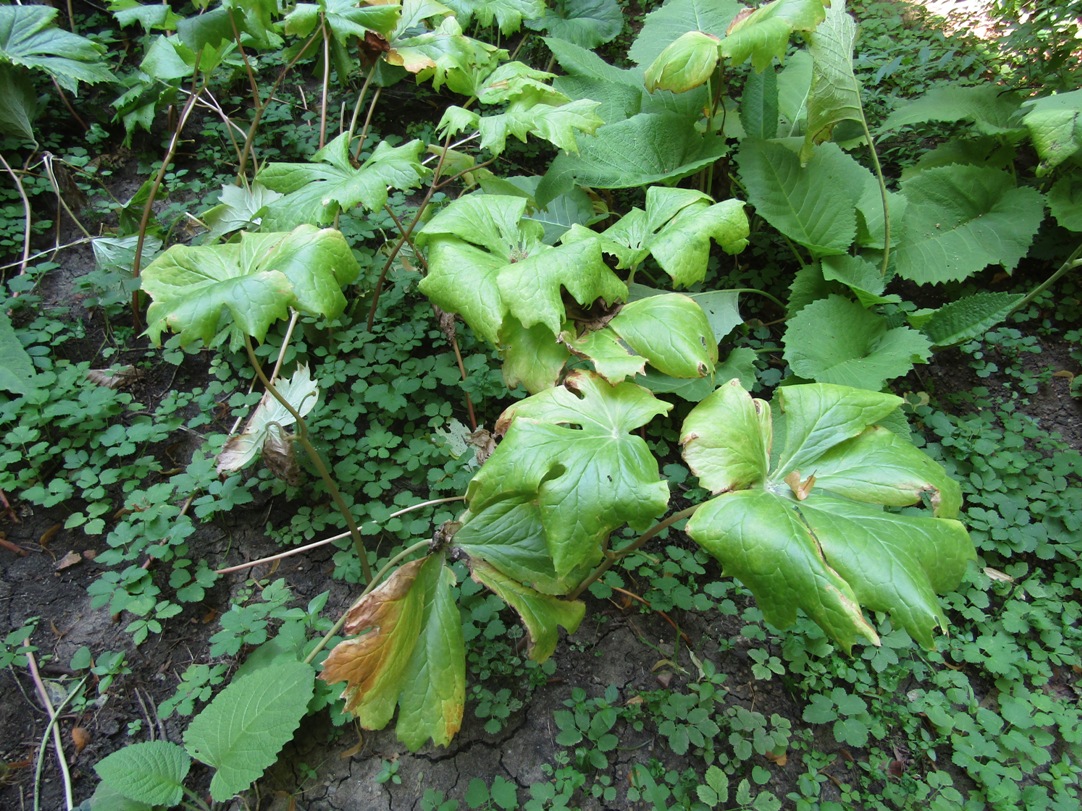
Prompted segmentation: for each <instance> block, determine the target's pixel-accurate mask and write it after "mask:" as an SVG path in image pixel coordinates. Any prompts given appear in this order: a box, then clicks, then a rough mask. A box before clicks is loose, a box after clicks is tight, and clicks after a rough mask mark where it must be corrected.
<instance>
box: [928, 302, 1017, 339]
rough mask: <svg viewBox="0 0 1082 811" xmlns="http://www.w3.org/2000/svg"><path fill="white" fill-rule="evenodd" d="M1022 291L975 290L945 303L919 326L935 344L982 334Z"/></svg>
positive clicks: (1009, 311)
mask: <svg viewBox="0 0 1082 811" xmlns="http://www.w3.org/2000/svg"><path fill="white" fill-rule="evenodd" d="M1022 298H1023V295H1022V294H1021V293H975V294H973V295H972V296H966V297H965V298H960V299H955V300H954V301H952V302H950V303H949V304H944V305H943V306H942V307H940V308H939V309H938V310H936V311H935V313H934V314H933V315H932V317H931V318H930V319H928V321H926V322H925V323H924V325H923V326H922V327H921V329H922V330H923V331H924V334H925V335H927V336H928V338H929V339H930V340H931V342H932V343H933V344H934V345H935V346H954V345H956V344H960V343H962V342H964V341H971V340H973V339H974V338H978V337H980V336H982V335H984V334H985V333H986V332H987V331H988V330H989V329H991V328H992V327H994V326H995V325H996V324H998V323H999V322H1000V321H1002V320H1003V319H1005V318H1006V317H1007V316H1008V315H1010V313H1011V312H1012V311H1013V310H1014V308H1015V306H1016V305H1017V304H1018V302H1019V301H1021V300H1022Z"/></svg>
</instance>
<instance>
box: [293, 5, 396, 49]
mask: <svg viewBox="0 0 1082 811" xmlns="http://www.w3.org/2000/svg"><path fill="white" fill-rule="evenodd" d="M401 13H402V6H401V5H399V4H394V3H392V4H386V3H380V4H363V5H358V4H357V2H356V0H320V2H319V3H297V4H296V5H295V6H294V7H293V9H292V10H291V11H290V12H289V13H288V14H286V16H285V18H284V19H283V20H282V22H283V25H284V26H285V31H286V33H287V34H289V35H290V36H295V37H300V38H306V37H308V36H309V35H310V34H311V33H312V32H313V31H315V30H316V27H317V26H319V25H321V24H325V25H326V26H327V29H328V30H329V31H330V34H331V35H332V36H333V37H334V38H335V39H336V40H337V41H338V42H339V43H341V44H343V45H345V44H346V43H347V42H348V40H349V39H350V38H351V37H355V38H357V39H364V36H365V34H367V33H368V32H369V31H375V32H376V33H378V34H380V35H381V36H382V37H384V38H387V37H390V36H391V34H392V33H393V32H394V30H395V26H396V25H397V24H398V21H399V18H400V16H401Z"/></svg>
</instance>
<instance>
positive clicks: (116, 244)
mask: <svg viewBox="0 0 1082 811" xmlns="http://www.w3.org/2000/svg"><path fill="white" fill-rule="evenodd" d="M138 244H139V237H138V235H136V234H132V235H131V236H126V237H95V238H94V239H92V240H91V241H90V247H91V248H92V249H93V250H94V261H95V263H96V264H97V265H98V267H112V268H117V269H119V270H125V271H128V272H129V273H130V272H131V269H132V268H133V267H134V266H135V247H136V245H138ZM161 249H162V241H161V240H160V239H158V238H157V237H156V236H153V235H151V234H148V235H147V236H146V238H145V239H144V240H143V253H142V258H141V259H140V266H141V267H146V266H147V265H149V264H150V263H151V262H153V261H154V258H155V257H156V256H157V255H158V253H159V252H160V251H161Z"/></svg>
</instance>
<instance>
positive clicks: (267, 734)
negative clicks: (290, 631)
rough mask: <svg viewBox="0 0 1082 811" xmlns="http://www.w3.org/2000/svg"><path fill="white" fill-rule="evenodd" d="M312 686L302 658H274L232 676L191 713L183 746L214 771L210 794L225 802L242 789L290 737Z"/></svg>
mask: <svg viewBox="0 0 1082 811" xmlns="http://www.w3.org/2000/svg"><path fill="white" fill-rule="evenodd" d="M314 690H315V672H314V671H313V670H312V666H311V665H309V664H306V663H304V662H279V663H276V664H271V665H267V666H266V667H263V668H260V669H259V670H256V671H254V672H253V673H250V674H249V675H246V676H242V677H241V678H238V679H237V680H236V681H234V682H232V683H231V684H230V685H229V686H228V687H226V688H225V689H224V690H222V692H220V693H219V694H218V695H217V696H215V697H214V700H213V701H211V702H210V704H208V705H207V706H206V708H205V709H204V710H203V711H202V712H201V713H199V715H197V716H196V717H195V718H194V719H192V723H191V725H190V726H189V727H188V729H187V730H186V731H185V733H184V746H185V748H187V750H188V752H189V753H190V754H191V755H192V757H194V758H196V759H197V760H200V761H202V762H203V763H206V764H207V765H208V766H213V767H214V768H215V769H217V771H216V772H215V774H214V777H213V779H212V780H211V781H210V796H211V797H212V798H214V799H215V800H216V801H218V802H225V801H226V800H230V799H232V798H233V797H234V796H235V795H237V794H239V793H240V792H242V791H245V790H246V789H248V788H249V787H250V786H251V785H252V783H254V782H255V781H256V780H258V779H259V778H260V777H262V776H263V772H264V771H265V770H266V769H267V767H268V766H270V765H271V764H272V763H274V761H275V759H276V758H277V757H278V752H279V751H281V749H282V747H283V746H285V745H286V744H287V743H288V742H289V740H290V739H291V738H292V737H293V733H294V732H295V731H296V730H297V727H298V726H300V723H301V719H302V718H303V717H304V714H305V713H306V712H307V710H308V702H309V701H310V700H311V698H312V695H313V692H314Z"/></svg>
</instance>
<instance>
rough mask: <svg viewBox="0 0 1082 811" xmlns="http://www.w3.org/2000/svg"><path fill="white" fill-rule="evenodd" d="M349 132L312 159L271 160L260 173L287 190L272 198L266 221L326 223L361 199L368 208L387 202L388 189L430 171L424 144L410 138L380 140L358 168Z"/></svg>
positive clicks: (271, 224)
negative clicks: (423, 157)
mask: <svg viewBox="0 0 1082 811" xmlns="http://www.w3.org/2000/svg"><path fill="white" fill-rule="evenodd" d="M349 145H350V138H349V134H348V133H343V134H342V135H339V136H338V137H337V138H335V139H334V140H333V141H331V142H330V143H329V144H327V145H326V146H325V147H323V149H321V150H319V151H318V152H317V153H316V154H315V155H313V156H312V161H311V162H309V163H272V164H270V165H268V166H267V167H266V168H264V169H263V170H262V171H260V172H259V174H258V175H257V179H258V180H259V182H260V183H262V184H263V185H264V186H265V187H266V188H268V189H270V190H271V191H275V192H278V193H279V194H281V195H282V196H281V197H279V198H277V199H275V200H271V201H270V202H269V203H268V205H267V207H266V212H265V214H264V215H263V221H262V227H263V228H265V229H267V230H286V229H289V228H293V227H295V226H297V225H299V224H301V223H313V224H318V225H327V224H329V223H331V222H333V221H334V217H335V215H336V214H338V213H339V212H340V211H348V210H349V209H351V208H353V207H354V206H356V205H361V206H364V208H366V209H368V210H369V211H375V210H378V209H381V208H383V206H385V205H386V204H387V189H388V188H392V189H400V190H403V191H405V190H407V189H415V188H417V187H418V186H419V185H421V181H422V180H424V179H425V178H426V177H428V175H429V170H428V169H427V168H425V167H424V166H422V165H421V153H422V152H424V144H423V143H421V142H420V141H410V142H409V143H407V144H403V145H402V146H397V147H393V146H390V145H388V144H387V143H386V142H385V141H381V142H380V143H379V144H378V145H377V146H376V148H375V150H374V151H373V152H372V154H371V155H369V156H368V158H367V159H366V160H365V162H364V163H362V164H361V166H360V167H359V168H356V169H355V168H354V167H353V164H352V163H351V160H350V154H349Z"/></svg>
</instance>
